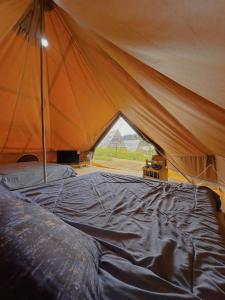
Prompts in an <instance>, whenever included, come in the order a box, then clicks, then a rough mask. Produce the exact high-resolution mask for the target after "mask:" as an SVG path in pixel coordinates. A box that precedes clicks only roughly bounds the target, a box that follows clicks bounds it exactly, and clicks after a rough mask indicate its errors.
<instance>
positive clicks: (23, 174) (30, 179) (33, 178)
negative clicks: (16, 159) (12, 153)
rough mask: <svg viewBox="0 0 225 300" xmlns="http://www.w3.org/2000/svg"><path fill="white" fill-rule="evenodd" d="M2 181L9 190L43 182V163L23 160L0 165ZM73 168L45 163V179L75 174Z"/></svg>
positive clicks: (63, 177) (49, 180)
mask: <svg viewBox="0 0 225 300" xmlns="http://www.w3.org/2000/svg"><path fill="white" fill-rule="evenodd" d="M0 175H1V181H2V183H3V184H4V185H5V186H6V187H7V188H8V189H10V190H17V189H22V188H26V187H30V186H35V185H39V184H43V165H42V164H41V163H39V162H24V163H17V164H3V165H0ZM76 175H77V173H76V172H75V171H74V169H73V168H72V167H70V166H67V165H58V164H47V180H48V182H52V181H55V180H60V179H65V178H69V177H74V176H76Z"/></svg>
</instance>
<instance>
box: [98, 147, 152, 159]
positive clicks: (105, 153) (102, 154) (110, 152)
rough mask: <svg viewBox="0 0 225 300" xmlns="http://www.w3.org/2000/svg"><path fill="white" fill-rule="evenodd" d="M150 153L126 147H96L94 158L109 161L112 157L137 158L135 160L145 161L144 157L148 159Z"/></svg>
mask: <svg viewBox="0 0 225 300" xmlns="http://www.w3.org/2000/svg"><path fill="white" fill-rule="evenodd" d="M152 154H154V153H151V152H150V153H149V154H148V155H146V154H144V153H143V152H141V151H138V150H137V151H128V150H127V149H123V148H118V149H115V148H105V147H104V148H103V147H97V148H96V149H95V154H94V158H93V159H94V160H105V161H111V160H112V158H113V157H114V158H119V159H128V160H137V161H142V162H143V161H145V160H146V159H150V158H151V156H152Z"/></svg>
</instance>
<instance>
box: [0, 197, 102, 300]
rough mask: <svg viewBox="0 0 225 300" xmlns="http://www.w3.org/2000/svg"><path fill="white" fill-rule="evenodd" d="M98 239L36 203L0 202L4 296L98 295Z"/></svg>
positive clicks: (1, 286) (19, 298)
mask: <svg viewBox="0 0 225 300" xmlns="http://www.w3.org/2000/svg"><path fill="white" fill-rule="evenodd" d="M99 256H100V251H99V248H98V244H97V242H95V241H94V240H93V239H92V238H91V237H89V236H88V235H86V234H85V233H83V232H81V231H79V230H78V229H76V228H73V227H72V226H70V225H68V224H66V223H64V222H63V221H62V220H61V219H59V218H58V217H57V216H55V215H54V214H52V213H51V212H48V211H47V210H45V209H43V208H41V207H40V206H38V205H36V204H33V203H26V202H24V201H21V200H15V199H13V200H9V199H6V200H3V199H1V200H0V295H1V299H4V300H8V299H10V300H13V299H16V300H25V299H29V300H30V299H32V300H36V299H38V300H40V299H66V300H70V299H73V300H74V299H82V300H83V299H98V300H99V299H100V298H101V297H100V291H101V290H100V284H99V278H98V262H99Z"/></svg>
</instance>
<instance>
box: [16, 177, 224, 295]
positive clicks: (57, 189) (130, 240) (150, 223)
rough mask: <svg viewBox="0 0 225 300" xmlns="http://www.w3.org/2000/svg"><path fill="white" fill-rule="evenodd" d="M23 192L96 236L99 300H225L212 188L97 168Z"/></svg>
mask: <svg viewBox="0 0 225 300" xmlns="http://www.w3.org/2000/svg"><path fill="white" fill-rule="evenodd" d="M20 192H21V193H22V195H23V197H24V196H25V197H28V198H29V199H31V200H32V201H33V202H35V203H37V204H39V205H41V206H42V207H44V208H45V209H47V210H49V211H51V212H52V213H54V214H55V215H57V216H59V217H60V218H61V219H62V220H64V221H65V222H66V223H67V224H70V225H71V226H74V227H76V228H78V229H80V230H82V231H83V232H85V233H87V234H89V235H91V236H92V237H94V239H95V240H96V241H98V242H99V244H100V246H101V251H102V255H101V258H100V267H99V276H100V280H101V285H102V299H104V300H108V299H122V300H126V299H127V300H128V299H129V300H140V299H210V298H211V297H214V299H225V243H224V238H223V236H222V234H221V233H220V230H219V226H218V221H217V210H216V207H217V206H218V199H217V197H216V195H215V194H214V193H213V192H212V191H211V190H210V189H208V188H204V187H196V186H193V185H188V184H177V183H168V182H161V181H154V180H145V179H142V178H137V177H133V176H123V175H117V174H109V173H102V172H98V173H93V174H89V175H85V176H80V177H76V178H69V179H66V180H61V181H60V182H59V181H58V182H56V183H54V182H52V183H50V184H48V185H46V186H42V187H36V188H26V189H23V190H21V191H20Z"/></svg>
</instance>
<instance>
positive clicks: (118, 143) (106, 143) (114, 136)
mask: <svg viewBox="0 0 225 300" xmlns="http://www.w3.org/2000/svg"><path fill="white" fill-rule="evenodd" d="M98 147H109V148H117V149H118V148H126V146H125V143H124V140H123V137H122V135H121V133H120V131H119V130H118V129H117V130H113V131H111V132H109V133H108V134H107V135H106V136H105V137H104V139H103V140H102V141H101V142H100V144H99V145H98Z"/></svg>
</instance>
